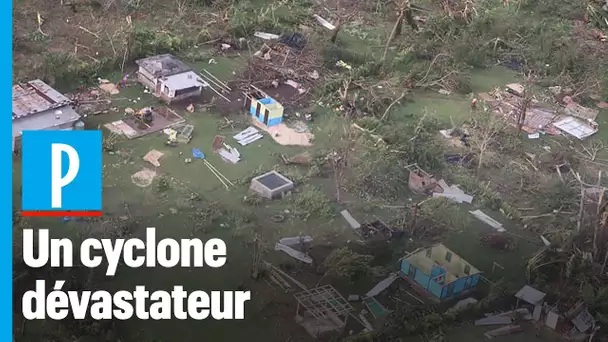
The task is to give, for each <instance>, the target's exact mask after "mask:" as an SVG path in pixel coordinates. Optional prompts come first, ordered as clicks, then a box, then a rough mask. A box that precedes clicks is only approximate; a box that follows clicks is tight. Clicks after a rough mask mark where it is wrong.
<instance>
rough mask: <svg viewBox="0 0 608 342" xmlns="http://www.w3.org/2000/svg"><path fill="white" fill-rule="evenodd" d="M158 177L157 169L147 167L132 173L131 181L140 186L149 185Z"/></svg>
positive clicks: (145, 186)
mask: <svg viewBox="0 0 608 342" xmlns="http://www.w3.org/2000/svg"><path fill="white" fill-rule="evenodd" d="M154 178H156V171H154V170H151V169H148V168H145V169H143V170H141V171H138V172H136V173H134V174H133V175H131V181H132V182H133V184H135V185H137V186H138V187H140V188H147V187H149V186H150V185H151V184H152V182H153V181H154Z"/></svg>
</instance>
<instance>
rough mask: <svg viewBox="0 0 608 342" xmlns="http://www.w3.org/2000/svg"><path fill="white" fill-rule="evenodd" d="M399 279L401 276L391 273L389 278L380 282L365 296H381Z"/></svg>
mask: <svg viewBox="0 0 608 342" xmlns="http://www.w3.org/2000/svg"><path fill="white" fill-rule="evenodd" d="M398 278H399V276H398V275H397V274H396V273H391V274H390V275H389V276H388V277H386V278H385V279H384V280H382V281H380V282H379V283H378V284H376V286H374V287H373V288H372V289H371V290H369V291H368V292H367V293H366V294H365V296H366V297H374V296H377V295H379V294H380V293H381V292H382V291H384V290H386V289H387V288H388V287H389V286H391V285H392V284H393V283H394V282H395V280H397V279H398Z"/></svg>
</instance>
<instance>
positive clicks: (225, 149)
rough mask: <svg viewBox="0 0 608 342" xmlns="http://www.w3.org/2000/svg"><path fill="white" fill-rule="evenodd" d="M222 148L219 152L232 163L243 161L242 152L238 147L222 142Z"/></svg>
mask: <svg viewBox="0 0 608 342" xmlns="http://www.w3.org/2000/svg"><path fill="white" fill-rule="evenodd" d="M222 145H223V146H222V148H220V149H219V150H217V154H219V156H220V157H222V159H223V160H225V161H229V162H231V163H232V164H236V163H238V162H239V161H241V154H240V153H239V151H238V150H237V149H236V148H233V147H230V146H229V145H226V144H222Z"/></svg>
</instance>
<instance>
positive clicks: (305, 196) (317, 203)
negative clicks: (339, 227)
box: [292, 187, 335, 220]
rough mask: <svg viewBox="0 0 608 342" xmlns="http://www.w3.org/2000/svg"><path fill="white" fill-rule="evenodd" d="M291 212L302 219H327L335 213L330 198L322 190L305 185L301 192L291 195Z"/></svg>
mask: <svg viewBox="0 0 608 342" xmlns="http://www.w3.org/2000/svg"><path fill="white" fill-rule="evenodd" d="M292 205H293V212H294V213H295V215H297V216H298V217H300V219H302V220H307V219H308V218H310V217H313V218H315V219H317V218H319V219H323V218H324V219H328V218H332V217H333V216H334V215H335V210H334V208H333V206H332V203H331V200H330V198H329V197H327V195H326V194H325V193H323V191H321V190H320V189H318V188H315V187H306V188H305V189H304V190H303V191H302V192H301V193H298V194H294V195H293V196H292Z"/></svg>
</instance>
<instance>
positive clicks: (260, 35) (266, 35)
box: [253, 32, 279, 40]
mask: <svg viewBox="0 0 608 342" xmlns="http://www.w3.org/2000/svg"><path fill="white" fill-rule="evenodd" d="M253 35H254V36H256V37H258V38H262V39H265V40H273V39H279V35H278V34H273V33H266V32H256V33H254V34H253Z"/></svg>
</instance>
